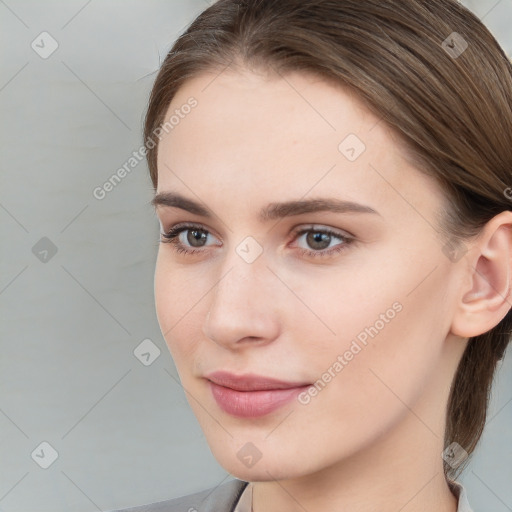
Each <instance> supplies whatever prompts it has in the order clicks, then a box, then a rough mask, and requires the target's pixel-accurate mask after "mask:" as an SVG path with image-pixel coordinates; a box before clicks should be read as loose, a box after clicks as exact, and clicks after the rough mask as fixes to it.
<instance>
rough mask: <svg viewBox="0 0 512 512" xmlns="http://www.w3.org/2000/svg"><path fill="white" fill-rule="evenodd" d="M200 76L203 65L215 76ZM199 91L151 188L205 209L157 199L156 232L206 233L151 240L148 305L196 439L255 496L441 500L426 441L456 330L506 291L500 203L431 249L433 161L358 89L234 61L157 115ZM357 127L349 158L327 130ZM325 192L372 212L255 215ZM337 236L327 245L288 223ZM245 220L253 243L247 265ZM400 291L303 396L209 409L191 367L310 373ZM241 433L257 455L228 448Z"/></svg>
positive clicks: (263, 501) (446, 496)
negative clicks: (353, 155)
mask: <svg viewBox="0 0 512 512" xmlns="http://www.w3.org/2000/svg"><path fill="white" fill-rule="evenodd" d="M212 80H213V81H212ZM190 96H194V97H195V98H196V99H197V101H198V105H197V106H196V107H195V108H194V109H193V110H192V111H191V113H190V114H189V115H187V116H184V118H183V119H181V120H180V122H179V124H178V125H176V126H175V127H174V128H173V129H172V130H171V131H169V133H168V134H165V135H164V136H163V137H162V138H161V140H160V143H159V151H158V187H157V193H160V192H166V191H176V192H179V193H181V194H182V195H185V196H186V197H189V198H191V199H193V200H196V201H199V202H201V203H202V204H203V205H205V206H207V207H208V208H209V209H210V210H212V211H213V213H214V216H213V217H212V218H205V217H203V216H200V215H197V214H191V213H188V212H186V211H184V210H181V209H178V208H174V207H167V206H157V207H156V213H157V216H158V219H159V222H160V228H161V231H162V232H166V231H168V230H169V229H170V228H171V227H172V226H174V225H176V224H178V223H182V222H192V223H195V224H199V225H200V227H201V226H202V228H203V229H205V230H206V231H207V232H208V239H207V241H206V245H203V246H201V245H195V246H192V245H190V244H191V242H190V239H191V237H189V238H188V239H187V232H186V231H185V232H183V233H182V234H181V235H180V240H181V241H182V243H183V244H185V246H186V248H188V249H194V248H195V249H199V250H201V251H202V252H201V253H200V254H194V255H183V254H181V253H177V252H176V250H175V246H174V245H172V244H170V243H161V244H160V246H159V251H158V258H157V264H156V271H155V300H156V309H157V316H158V321H159V324H160V327H161V330H162V332H163V333H164V337H165V339H166V342H167V344H168V347H169V350H170V352H171V355H172V357H173V359H174V361H175V364H176V368H177V370H178V373H179V376H180V379H181V382H182V385H183V387H184V390H185V392H186V395H187V399H188V400H189V403H190V406H191V407H192V409H193V411H194V413H195V415H196V416H197V419H198V421H199V423H200V425H201V427H202V429H203V431H204V433H205V436H206V439H207V441H208V444H209V446H210V448H211V450H212V452H213V454H214V456H215V457H216V458H217V460H218V461H219V463H220V464H221V465H222V466H223V467H224V468H225V469H226V470H227V471H228V472H229V473H230V474H232V475H234V476H235V477H237V478H240V479H242V480H246V481H250V482H253V509H254V511H255V512H263V511H265V512H274V511H276V512H277V511H280V512H283V511H284V512H287V511H296V510H303V509H305V510H308V511H310V512H314V511H320V510H340V511H351V512H370V511H375V510H379V511H381V512H397V511H398V510H400V511H401V512H413V511H414V512H420V511H421V512H423V511H425V512H426V511H432V510H438V511H442V512H454V511H456V509H457V501H456V498H455V497H454V496H453V495H452V493H451V492H450V490H449V487H448V485H447V483H446V481H445V478H444V474H443V468H442V462H443V461H442V458H441V452H442V451H443V449H444V443H443V435H444V426H445V421H446V416H445V405H446V403H447V400H448V393H449V389H450V384H451V382H452V379H453V376H454V373H455V370H456V367H457V364H458V363H459V361H460V358H461V356H462V354H463V351H464V349H465V347H466V344H467V337H468V336H474V335H477V334H481V333H482V332H486V331H487V330H489V329H490V328H492V327H494V326H495V325H496V324H497V323H498V322H499V321H500V320H501V319H502V318H503V317H504V316H505V314H506V312H507V311H508V309H509V308H510V303H509V301H508V300H507V299H509V296H510V278H509V275H510V254H511V249H510V245H511V242H510V239H511V237H510V236H509V226H510V222H511V215H512V214H511V212H503V213H502V214H500V215H499V216H497V217H495V218H494V219H493V220H492V221H491V222H490V223H489V224H488V225H487V226H486V228H485V229H484V230H483V231H482V233H481V235H480V236H479V237H477V238H475V239H474V240H472V241H471V242H468V243H467V244H466V245H467V248H468V250H467V252H466V253H465V254H464V256H463V257H461V258H460V259H458V260H457V261H452V260H450V259H449V258H448V257H447V256H446V254H445V252H444V251H443V250H442V247H443V244H444V241H443V239H442V238H441V237H440V234H439V233H438V232H437V231H436V229H435V228H436V226H437V224H436V222H437V221H436V214H437V212H439V211H441V209H442V207H443V205H444V204H445V199H444V196H443V194H442V190H441V189H440V188H439V186H438V185H437V183H435V182H434V181H433V179H432V178H430V177H427V176H425V175H424V174H422V173H420V172H419V171H418V170H416V169H415V168H413V167H412V166H411V164H410V163H408V161H407V160H406V158H405V157H404V155H403V154H402V153H401V151H400V149H399V145H398V142H397V140H396V138H395V137H394V136H393V133H392V132H391V131H390V130H389V129H388V128H387V127H386V126H385V124H384V123H382V122H379V119H378V118H377V117H375V116H374V115H373V114H371V113H370V112H369V111H368V110H367V109H366V108H365V107H364V105H363V104H362V103H360V102H359V101H358V99H357V98H356V97H355V96H353V95H352V94H349V93H348V91H346V90H344V89H343V88H341V87H339V86H335V85H333V84H328V83H326V82H325V81H323V80H321V79H320V78H318V77H314V76H312V75H307V74H304V73H290V74H288V75H286V77H285V78H282V77H281V76H277V75H273V74H267V73H262V72H258V73H257V72H255V71H249V70H247V69H240V68H238V69H236V70H235V69H226V70H224V71H223V72H222V73H220V74H219V71H215V72H212V73H203V74H201V75H199V76H197V77H195V78H193V79H190V80H189V81H188V82H186V83H185V84H184V85H183V86H182V88H181V89H180V90H179V91H178V93H177V95H176V96H175V97H174V99H173V101H172V103H171V105H170V106H169V109H168V114H167V115H166V119H167V118H168V117H169V115H170V114H171V113H172V112H173V111H174V110H175V109H176V108H179V107H180V106H181V105H183V104H184V103H186V102H187V99H188V98H190ZM350 133H352V134H356V135H357V137H358V138H359V139H360V140H361V141H363V142H364V144H365V146H366V150H365V151H364V152H363V153H362V154H361V155H360V156H359V157H358V158H357V159H356V160H355V161H349V160H348V159H347V158H346V157H345V156H344V155H343V154H342V153H341V152H340V151H339V150H338V145H339V144H340V142H341V141H342V140H343V139H344V138H345V137H346V136H347V135H348V134H350ZM321 197H330V198H333V197H334V198H338V199H346V200H351V201H355V202H357V203H361V204H364V205H368V206H371V207H372V208H374V209H375V210H377V211H378V214H367V213H335V212H315V213H305V214H301V215H296V216H293V217H287V218H283V219H280V220H271V221H266V222H261V221H260V220H259V219H258V213H259V211H260V209H261V208H263V207H264V206H266V205H267V204H268V203H271V202H279V201H284V200H294V199H303V198H321ZM312 225H314V226H315V228H316V229H320V230H321V229H322V228H330V229H332V230H334V231H336V232H339V233H340V234H342V235H348V234H350V235H351V236H352V237H353V238H354V239H355V242H354V243H353V244H350V245H347V246H345V248H344V250H343V251H341V252H339V253H334V254H331V255H330V256H326V257H312V256H307V255H303V254H301V253H300V249H309V250H310V251H315V250H316V251H317V252H318V251H320V252H321V251H322V250H323V251H324V252H325V251H326V250H328V249H330V248H332V247H334V246H339V245H341V244H343V243H344V242H343V240H342V239H339V238H337V237H336V236H334V237H332V238H331V243H330V244H329V246H328V248H327V249H318V248H316V247H318V246H314V245H311V243H308V240H307V235H298V236H297V235H294V229H296V228H302V227H304V228H306V227H310V228H311V227H312ZM247 236H252V237H254V239H255V240H257V242H258V243H259V244H260V246H261V247H262V248H263V253H262V254H261V255H260V256H259V257H258V258H257V259H256V260H255V261H254V262H252V263H247V262H246V261H245V260H244V259H242V258H241V257H240V256H239V254H238V253H237V252H236V248H237V246H238V245H239V244H240V243H241V242H242V241H243V240H244V239H245V238H246V237H247ZM397 302H398V303H399V304H400V305H401V307H402V309H401V311H400V312H398V313H396V315H394V318H393V319H392V320H390V321H389V322H387V323H385V326H384V328H382V329H381V330H379V332H378V334H377V335H376V336H374V337H373V338H369V340H368V343H367V345H366V346H364V348H363V349H362V350H361V351H360V352H359V353H357V356H355V357H353V359H352V360H351V361H349V362H348V364H346V366H344V368H343V370H342V371H340V372H339V373H337V374H336V376H335V377H334V378H332V379H331V381H330V382H329V383H328V384H327V385H326V386H325V388H324V389H322V390H321V392H319V393H318V394H317V396H315V397H313V398H311V401H310V402H309V403H308V404H307V405H304V404H301V403H299V402H298V401H296V400H293V401H292V402H290V403H288V404H286V405H285V406H284V407H282V408H280V409H278V410H277V411H275V412H273V413H271V414H268V415H266V416H263V417H260V418H251V419H243V418H238V417H235V416H232V415H229V414H227V413H225V412H223V411H222V410H221V409H220V408H219V406H218V405H217V403H216V402H215V400H214V398H213V396H212V394H211V392H210V389H209V386H208V383H207V381H206V380H205V379H204V378H203V377H204V375H205V374H206V373H209V372H212V371H215V370H220V369H223V370H228V371H230V372H232V373H235V374H243V373H256V374H260V375H264V376H268V377H274V378H278V379H282V380H287V381H305V382H309V383H314V382H315V381H317V380H318V379H319V378H321V376H322V374H324V373H325V372H326V371H327V369H328V368H330V367H332V366H333V363H334V362H335V361H336V360H337V356H338V355H340V354H344V353H345V352H346V350H347V349H349V348H350V345H351V342H352V341H353V340H354V339H355V338H356V336H357V335H358V334H359V333H361V332H362V331H364V329H365V327H368V326H370V325H374V324H375V322H376V320H378V319H379V318H380V315H381V314H385V312H386V311H387V310H389V309H390V308H392V305H393V304H394V303H397ZM249 442H250V443H253V444H254V445H255V446H256V447H257V449H258V450H259V451H260V452H261V454H262V456H261V459H260V460H259V461H258V462H257V463H256V464H254V465H253V466H252V467H247V466H246V465H245V464H243V463H242V462H241V460H240V459H239V458H238V457H237V453H238V452H239V450H240V449H241V448H242V447H243V446H244V445H246V443H249Z"/></svg>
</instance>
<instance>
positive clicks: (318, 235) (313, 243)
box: [295, 226, 355, 258]
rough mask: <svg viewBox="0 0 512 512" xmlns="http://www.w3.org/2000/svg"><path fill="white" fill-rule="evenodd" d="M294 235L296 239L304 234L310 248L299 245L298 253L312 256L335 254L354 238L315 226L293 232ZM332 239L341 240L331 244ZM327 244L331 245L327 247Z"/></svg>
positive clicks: (348, 244) (345, 247)
mask: <svg viewBox="0 0 512 512" xmlns="http://www.w3.org/2000/svg"><path fill="white" fill-rule="evenodd" d="M295 235H296V236H297V239H300V238H302V237H303V236H304V235H306V236H305V238H304V241H305V242H306V244H307V245H308V246H309V247H311V248H312V249H305V248H301V247H299V253H300V254H301V255H302V256H308V257H309V256H311V257H313V258H316V257H326V256H332V255H334V254H337V253H339V252H341V251H344V250H345V249H347V248H348V246H350V244H352V243H353V242H354V240H355V239H354V237H353V236H347V235H344V234H342V233H338V232H336V231H333V230H332V229H329V228H317V227H315V226H311V227H308V228H305V229H301V230H299V231H297V232H295ZM333 239H338V240H341V242H342V243H341V244H340V243H338V244H336V245H334V246H331V242H332V241H333ZM329 246H331V247H330V248H329ZM325 249H327V250H325Z"/></svg>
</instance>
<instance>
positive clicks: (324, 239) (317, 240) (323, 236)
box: [307, 232, 331, 249]
mask: <svg viewBox="0 0 512 512" xmlns="http://www.w3.org/2000/svg"><path fill="white" fill-rule="evenodd" d="M307 241H308V244H310V245H311V246H312V247H313V248H314V249H325V248H326V247H329V243H330V241H331V237H330V235H328V234H327V233H319V232H313V233H309V234H308V236H307ZM318 244H320V246H318Z"/></svg>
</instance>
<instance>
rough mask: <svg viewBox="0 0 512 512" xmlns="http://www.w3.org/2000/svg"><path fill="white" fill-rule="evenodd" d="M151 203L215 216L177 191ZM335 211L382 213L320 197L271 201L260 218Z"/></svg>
mask: <svg viewBox="0 0 512 512" xmlns="http://www.w3.org/2000/svg"><path fill="white" fill-rule="evenodd" d="M151 204H152V205H153V206H154V207H155V208H156V207H158V206H167V207H172V208H180V209H181V210H186V211H187V212H190V213H192V214H195V215H200V216H202V217H206V218H212V217H214V214H213V212H212V211H211V210H209V209H208V208H206V207H205V206H203V205H202V204H201V203H198V202H196V201H194V200H192V199H189V198H187V197H184V196H182V195H180V194H178V193H176V192H161V193H159V194H156V195H155V197H154V198H153V199H152V201H151ZM322 211H323V212H326V211H329V212H335V213H373V214H376V215H380V213H379V212H378V211H377V210H374V209H373V208H371V207H370V206H366V205H363V204H359V203H355V202H353V201H345V200H341V199H333V198H320V199H301V200H297V201H285V202H282V203H269V204H268V205H267V206H266V207H264V208H262V209H261V210H260V214H259V219H260V221H261V222H266V221H270V220H274V219H281V218H284V217H289V216H293V215H301V214H303V213H313V212H322Z"/></svg>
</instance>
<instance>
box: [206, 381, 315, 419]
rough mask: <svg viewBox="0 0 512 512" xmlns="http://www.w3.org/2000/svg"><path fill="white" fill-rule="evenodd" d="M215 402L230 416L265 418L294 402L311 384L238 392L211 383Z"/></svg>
mask: <svg viewBox="0 0 512 512" xmlns="http://www.w3.org/2000/svg"><path fill="white" fill-rule="evenodd" d="M209 384H210V388H211V390H212V393H213V397H214V398H215V401H216V402H217V404H218V405H219V407H220V408H221V409H222V410H223V411H224V412H227V413H228V414H232V415H233V416H238V417H239V418H255V417H258V416H264V415H265V414H270V413H271V412H273V411H275V410H276V409H279V408H280V407H282V406H283V405H285V404H287V403H288V402H290V401H292V400H293V399H294V398H295V397H296V396H297V395H298V394H299V393H300V392H301V391H304V389H307V388H308V387H310V384H308V385H306V386H301V387H297V388H288V389H268V390H261V391H236V390H234V389H231V388H226V387H224V386H219V385H218V384H215V383H214V382H211V381H209Z"/></svg>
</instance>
